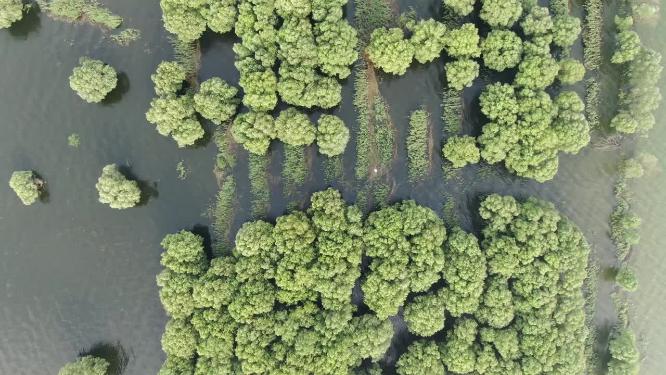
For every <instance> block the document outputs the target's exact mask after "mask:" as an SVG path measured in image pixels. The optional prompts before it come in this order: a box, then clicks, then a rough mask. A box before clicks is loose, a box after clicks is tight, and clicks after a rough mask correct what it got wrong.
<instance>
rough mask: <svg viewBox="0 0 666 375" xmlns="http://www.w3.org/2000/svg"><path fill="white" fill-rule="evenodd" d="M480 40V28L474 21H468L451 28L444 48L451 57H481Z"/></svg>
mask: <svg viewBox="0 0 666 375" xmlns="http://www.w3.org/2000/svg"><path fill="white" fill-rule="evenodd" d="M479 41H480V38H479V29H477V27H476V25H474V24H473V23H466V24H464V25H462V26H460V27H459V28H457V29H452V30H449V32H448V36H447V38H446V40H445V45H444V48H445V49H446V52H447V53H448V54H449V56H451V57H460V58H472V57H479V56H481V48H480V47H479Z"/></svg>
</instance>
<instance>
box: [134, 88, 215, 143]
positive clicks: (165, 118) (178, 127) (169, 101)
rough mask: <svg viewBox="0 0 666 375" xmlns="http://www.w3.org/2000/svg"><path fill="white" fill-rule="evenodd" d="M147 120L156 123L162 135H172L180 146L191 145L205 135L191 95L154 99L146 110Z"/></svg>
mask: <svg viewBox="0 0 666 375" xmlns="http://www.w3.org/2000/svg"><path fill="white" fill-rule="evenodd" d="M146 120H148V122H149V123H151V124H155V125H156V128H157V132H158V133H160V134H161V135H163V136H171V137H172V138H173V139H174V140H175V141H176V143H177V144H178V147H186V146H191V145H193V144H194V143H195V142H196V141H197V140H199V139H201V138H202V137H203V135H204V129H203V128H202V127H201V124H200V123H199V120H197V118H196V113H195V110H194V99H193V98H192V96H190V95H185V96H180V97H175V96H167V97H161V98H156V99H153V101H151V102H150V109H149V110H148V112H146Z"/></svg>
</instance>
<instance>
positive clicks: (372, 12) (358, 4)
mask: <svg viewBox="0 0 666 375" xmlns="http://www.w3.org/2000/svg"><path fill="white" fill-rule="evenodd" d="M394 18H395V17H394V15H393V11H392V10H391V7H390V6H389V2H388V0H356V1H355V13H354V21H355V26H356V30H357V31H358V35H359V40H360V41H361V43H362V44H364V45H365V44H367V43H368V41H369V40H370V34H372V31H373V30H375V29H377V28H380V27H391V26H392V25H394V24H395V19H394Z"/></svg>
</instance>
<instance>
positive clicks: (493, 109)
mask: <svg viewBox="0 0 666 375" xmlns="http://www.w3.org/2000/svg"><path fill="white" fill-rule="evenodd" d="M479 102H480V104H481V112H482V113H483V114H484V115H486V117H488V118H489V119H490V120H491V121H496V122H498V123H500V124H513V123H515V122H516V121H517V120H518V99H517V98H516V91H515V89H514V87H513V86H511V85H508V84H506V83H499V82H497V83H493V84H490V85H488V86H486V89H485V90H484V91H483V92H482V93H481V96H480V97H479Z"/></svg>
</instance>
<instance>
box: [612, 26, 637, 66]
mask: <svg viewBox="0 0 666 375" xmlns="http://www.w3.org/2000/svg"><path fill="white" fill-rule="evenodd" d="M641 48H642V47H641V38H640V37H639V36H638V34H637V33H636V32H635V31H633V30H626V31H621V32H619V33H618V34H617V49H616V50H615V53H613V56H612V57H611V62H612V63H613V64H624V63H626V62H629V61H632V60H633V59H634V58H635V57H636V55H638V53H639V52H640V50H641Z"/></svg>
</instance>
